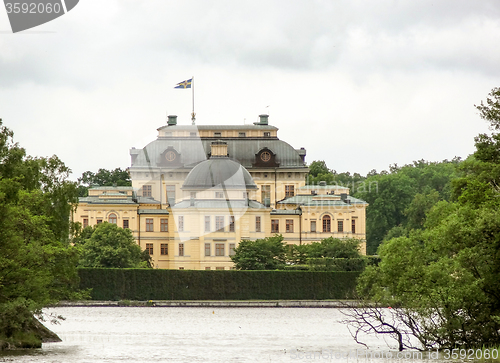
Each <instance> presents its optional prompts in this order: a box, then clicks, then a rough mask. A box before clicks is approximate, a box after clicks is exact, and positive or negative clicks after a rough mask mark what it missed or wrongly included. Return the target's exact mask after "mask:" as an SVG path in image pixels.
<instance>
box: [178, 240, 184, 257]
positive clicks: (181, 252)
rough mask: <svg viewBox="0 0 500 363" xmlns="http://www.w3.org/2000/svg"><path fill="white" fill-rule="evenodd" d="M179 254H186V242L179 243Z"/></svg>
mask: <svg viewBox="0 0 500 363" xmlns="http://www.w3.org/2000/svg"><path fill="white" fill-rule="evenodd" d="M179 256H184V243H179Z"/></svg>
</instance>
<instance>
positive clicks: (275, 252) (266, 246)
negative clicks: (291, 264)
mask: <svg viewBox="0 0 500 363" xmlns="http://www.w3.org/2000/svg"><path fill="white" fill-rule="evenodd" d="M286 248H287V247H286V244H285V243H284V242H283V236H282V235H275V236H273V237H266V238H262V239H257V240H255V241H250V240H242V241H241V242H240V243H239V245H238V247H236V248H235V249H234V255H233V256H231V260H232V261H233V262H234V264H235V267H236V268H237V269H238V270H276V269H278V268H280V267H282V266H284V265H285V263H286Z"/></svg>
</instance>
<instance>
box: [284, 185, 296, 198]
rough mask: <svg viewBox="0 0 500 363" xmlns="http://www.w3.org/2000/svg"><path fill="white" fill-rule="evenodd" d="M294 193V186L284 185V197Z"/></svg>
mask: <svg viewBox="0 0 500 363" xmlns="http://www.w3.org/2000/svg"><path fill="white" fill-rule="evenodd" d="M294 195H295V186H293V185H285V198H288V197H293V196H294Z"/></svg>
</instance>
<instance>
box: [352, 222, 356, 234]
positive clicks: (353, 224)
mask: <svg viewBox="0 0 500 363" xmlns="http://www.w3.org/2000/svg"><path fill="white" fill-rule="evenodd" d="M351 232H352V233H356V220H355V219H353V220H352V221H351Z"/></svg>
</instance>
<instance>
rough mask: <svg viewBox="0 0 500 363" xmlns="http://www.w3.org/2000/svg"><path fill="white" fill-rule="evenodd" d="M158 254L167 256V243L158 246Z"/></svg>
mask: <svg viewBox="0 0 500 363" xmlns="http://www.w3.org/2000/svg"><path fill="white" fill-rule="evenodd" d="M160 254H162V255H168V243H162V244H161V245H160Z"/></svg>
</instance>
